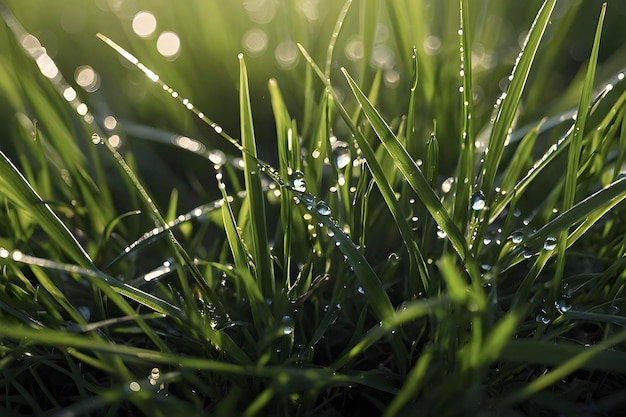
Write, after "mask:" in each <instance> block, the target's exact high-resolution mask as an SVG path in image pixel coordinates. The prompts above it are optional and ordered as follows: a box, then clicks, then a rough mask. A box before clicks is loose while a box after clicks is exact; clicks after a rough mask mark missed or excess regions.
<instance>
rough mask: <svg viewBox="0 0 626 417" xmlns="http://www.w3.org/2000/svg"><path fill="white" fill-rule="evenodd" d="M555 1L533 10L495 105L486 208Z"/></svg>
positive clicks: (487, 162)
mask: <svg viewBox="0 0 626 417" xmlns="http://www.w3.org/2000/svg"><path fill="white" fill-rule="evenodd" d="M555 4H556V0H546V1H545V2H544V3H543V5H542V6H541V9H540V10H539V12H538V13H537V16H536V18H535V21H534V22H533V24H532V26H531V28H530V31H529V33H528V36H527V38H526V42H525V44H524V46H523V48H522V51H521V53H520V55H519V57H518V59H517V61H516V64H515V66H514V67H513V71H512V73H511V76H510V77H509V79H510V81H511V83H510V84H509V87H508V89H507V92H506V96H505V97H504V100H503V102H502V104H501V105H500V107H499V108H498V111H497V114H496V119H495V122H494V125H493V127H492V130H491V134H490V136H489V144H488V149H487V151H486V153H485V163H484V167H483V172H482V185H481V189H482V190H483V192H484V193H485V195H486V197H487V207H489V205H490V204H491V203H492V202H493V201H494V200H495V195H494V193H495V191H494V181H495V178H496V173H497V171H498V167H499V165H500V161H501V160H502V154H503V152H504V147H505V144H506V142H507V138H508V137H509V135H510V134H511V128H512V125H513V121H514V119H515V114H516V113H517V110H518V107H519V105H520V102H521V97H522V92H523V90H524V87H525V85H526V81H527V79H528V75H529V73H530V69H531V67H532V64H533V61H534V60H535V56H536V54H537V49H538V48H539V43H540V42H541V39H542V38H543V34H544V33H545V31H546V28H547V26H548V24H549V22H550V16H551V14H552V10H553V9H554V6H555ZM507 191H508V190H507ZM487 211H488V210H485V211H484V212H483V213H484V214H482V215H481V217H482V216H486V215H488V213H486V212H487ZM488 224H489V222H486V221H483V222H482V224H481V225H480V226H479V228H478V233H477V235H476V239H477V240H478V241H482V239H483V236H484V234H485V231H486V229H487V226H488Z"/></svg>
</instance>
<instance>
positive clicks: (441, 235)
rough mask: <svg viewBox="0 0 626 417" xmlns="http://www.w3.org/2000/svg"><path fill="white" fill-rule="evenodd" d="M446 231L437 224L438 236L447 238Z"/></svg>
mask: <svg viewBox="0 0 626 417" xmlns="http://www.w3.org/2000/svg"><path fill="white" fill-rule="evenodd" d="M446 236H447V235H446V232H444V231H443V230H441V228H440V227H439V226H437V237H438V238H439V239H445V238H446Z"/></svg>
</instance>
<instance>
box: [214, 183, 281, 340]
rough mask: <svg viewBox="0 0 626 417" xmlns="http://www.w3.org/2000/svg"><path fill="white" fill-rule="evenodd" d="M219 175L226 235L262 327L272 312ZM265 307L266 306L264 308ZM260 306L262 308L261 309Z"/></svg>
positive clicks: (253, 309) (254, 316) (256, 318)
mask: <svg viewBox="0 0 626 417" xmlns="http://www.w3.org/2000/svg"><path fill="white" fill-rule="evenodd" d="M217 175H218V182H219V188H220V190H221V191H222V201H223V204H222V220H223V222H222V224H223V226H224V229H225V231H226V237H227V239H228V243H229V246H230V250H231V251H232V253H233V259H234V261H235V267H236V269H237V273H238V274H239V276H240V277H241V278H242V280H243V282H244V286H245V290H246V294H247V295H248V299H249V300H250V303H249V304H250V309H251V311H252V317H253V319H254V321H255V324H256V325H257V327H260V328H262V327H263V324H267V323H268V322H269V321H270V320H271V314H270V312H269V310H268V309H267V304H266V303H265V298H264V297H263V293H262V292H261V289H260V288H259V282H258V281H255V280H254V279H253V278H252V271H251V268H250V264H249V263H248V259H249V254H248V253H247V252H246V249H245V247H244V244H243V240H242V238H241V235H240V234H239V232H238V230H237V225H236V224H235V216H234V214H233V211H232V208H231V206H230V203H229V202H228V195H227V194H226V189H225V184H224V183H223V182H221V177H220V176H221V174H217ZM262 307H265V308H262ZM260 308H262V309H261V310H260Z"/></svg>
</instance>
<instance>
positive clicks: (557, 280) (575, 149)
mask: <svg viewBox="0 0 626 417" xmlns="http://www.w3.org/2000/svg"><path fill="white" fill-rule="evenodd" d="M605 13H606V3H604V4H603V5H602V10H601V12H600V18H599V19H598V26H597V27H596V35H595V38H594V40H593V47H592V49H591V56H590V58H589V65H588V67H587V75H586V76H585V83H584V84H583V90H582V93H581V97H580V102H579V104H578V113H577V116H576V122H575V123H574V131H573V132H572V139H571V142H570V145H569V154H568V158H567V171H566V176H565V195H564V196H563V204H562V208H561V209H562V210H563V211H565V210H569V209H570V208H571V207H572V206H573V205H574V201H575V199H576V182H577V180H578V169H579V165H580V153H581V150H582V146H583V136H584V134H585V127H586V124H587V118H588V117H589V113H590V111H591V107H590V104H591V94H592V92H593V82H594V79H595V75H596V66H597V64H598V53H599V51H600V38H601V36H602V25H603V23H604V16H605ZM567 233H568V232H567V230H564V231H563V232H561V234H560V239H559V242H558V246H557V250H558V256H557V270H556V272H555V275H554V279H553V281H552V293H551V295H552V297H553V299H556V297H557V296H558V292H559V291H560V287H561V280H562V278H563V271H564V270H565V249H566V247H567Z"/></svg>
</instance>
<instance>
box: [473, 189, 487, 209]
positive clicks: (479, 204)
mask: <svg viewBox="0 0 626 417" xmlns="http://www.w3.org/2000/svg"><path fill="white" fill-rule="evenodd" d="M471 201H472V210H474V211H480V210H483V209H484V208H485V206H486V204H487V200H486V198H485V193H483V192H482V191H480V190H479V191H476V192H475V193H474V194H473V195H472V200H471Z"/></svg>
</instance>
